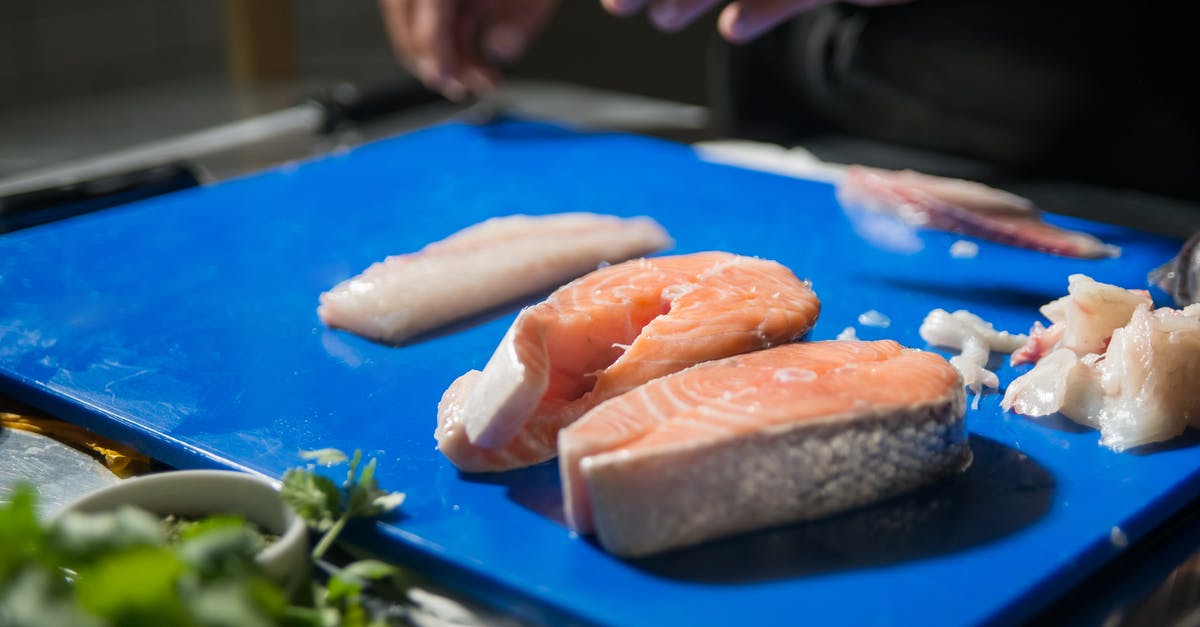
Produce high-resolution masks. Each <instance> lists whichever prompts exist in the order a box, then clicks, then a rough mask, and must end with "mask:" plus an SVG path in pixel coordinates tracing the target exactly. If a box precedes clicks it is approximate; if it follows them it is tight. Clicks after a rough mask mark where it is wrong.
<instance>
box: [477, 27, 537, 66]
mask: <svg viewBox="0 0 1200 627" xmlns="http://www.w3.org/2000/svg"><path fill="white" fill-rule="evenodd" d="M529 38H530V33H529V31H528V30H527V29H526V28H524V27H523V26H522V25H521V24H518V23H514V22H501V23H499V24H492V25H491V26H490V27H489V28H488V29H487V31H486V32H485V33H484V35H483V50H484V52H485V53H486V54H487V56H488V57H489V58H491V59H492V60H494V61H500V62H503V63H512V62H513V61H516V60H517V59H519V58H521V55H522V54H523V53H524V52H525V48H526V47H527V46H528V45H529Z"/></svg>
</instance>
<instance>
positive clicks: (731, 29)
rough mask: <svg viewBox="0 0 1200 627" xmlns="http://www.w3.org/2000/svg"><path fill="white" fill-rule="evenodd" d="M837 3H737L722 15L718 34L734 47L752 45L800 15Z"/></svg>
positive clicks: (790, 0) (769, 0)
mask: <svg viewBox="0 0 1200 627" xmlns="http://www.w3.org/2000/svg"><path fill="white" fill-rule="evenodd" d="M832 3H833V0H737V1H736V2H733V3H730V5H729V6H727V7H725V9H724V10H723V11H721V15H720V17H718V18H717V30H718V31H720V33H721V36H722V37H724V38H725V39H727V40H729V41H731V42H733V43H742V42H746V41H750V40H751V39H754V38H755V37H758V36H759V35H761V34H763V33H765V32H767V31H769V30H771V29H772V28H774V27H775V26H777V25H778V24H780V23H781V22H784V21H786V20H787V19H788V18H791V17H793V16H795V15H797V14H799V13H802V12H804V11H807V10H809V9H813V8H816V7H819V6H824V5H826V4H832Z"/></svg>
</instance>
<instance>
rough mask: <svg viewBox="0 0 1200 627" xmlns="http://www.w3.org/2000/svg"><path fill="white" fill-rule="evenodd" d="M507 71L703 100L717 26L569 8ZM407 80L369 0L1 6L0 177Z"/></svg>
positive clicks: (15, 2) (44, 1) (9, 0)
mask: <svg viewBox="0 0 1200 627" xmlns="http://www.w3.org/2000/svg"><path fill="white" fill-rule="evenodd" d="M553 19H554V22H553V23H552V24H551V26H550V27H549V28H547V29H546V31H545V33H544V36H543V37H542V38H541V39H540V40H538V42H537V43H536V44H535V47H534V48H532V49H531V50H530V51H529V54H528V55H527V56H526V58H525V59H524V60H523V61H522V62H521V63H520V65H519V66H517V67H515V68H512V71H511V73H510V74H509V76H510V77H511V78H514V79H517V80H520V79H537V80H569V81H571V82H573V83H575V84H579V85H587V86H594V87H600V88H607V89H617V90H621V91H624V92H629V93H635V94H643V95H649V96H655V97H659V98H664V99H669V100H672V101H678V102H686V103H701V102H703V101H705V99H706V89H707V87H706V79H705V63H704V55H706V54H707V49H708V47H709V44H710V43H711V41H712V38H713V37H714V29H713V26H712V20H713V18H711V17H710V18H709V19H707V20H703V21H702V23H699V24H695V25H693V26H692V27H690V28H689V29H687V30H686V31H684V32H682V33H679V34H676V35H673V36H669V37H664V36H663V35H662V34H661V33H657V32H656V31H653V30H652V29H651V27H650V26H649V25H648V24H647V22H646V20H644V19H640V18H639V19H629V20H622V19H617V18H614V17H612V16H610V15H608V14H607V13H605V12H604V11H603V10H602V9H601V8H600V5H599V3H598V2H563V3H562V5H561V6H560V8H559V11H558V12H557V13H556V15H555V17H554V18H553ZM398 74H401V70H400V69H399V67H398V65H397V63H396V62H395V60H394V58H393V56H392V53H391V50H390V48H389V46H388V43H387V39H386V36H385V34H384V31H383V25H382V21H381V19H380V16H379V12H378V7H377V6H376V4H375V3H374V2H370V1H356V2H329V1H323V0H224V1H208V2H196V1H189V0H4V1H3V2H0V114H2V115H0V178H4V177H6V176H12V175H14V174H16V173H19V172H22V171H28V170H31V169H35V168H38V167H44V166H46V165H47V164H52V163H55V162H61V161H63V160H65V159H69V158H75V157H79V156H83V155H88V154H96V153H99V152H103V151H105V150H108V149H111V148H116V147H120V146H122V145H130V144H136V143H139V142H144V141H147V140H150V139H155V138H160V137H164V136H169V135H173V134H177V133H181V132H186V131H191V130H195V129H200V128H204V127H206V126H211V125H213V124H218V123H222V122H227V121H230V120H235V119H239V118H243V117H246V116H252V115H256V114H261V113H264V112H268V111H272V110H277V109H279V108H281V107H286V106H290V105H293V104H296V103H297V102H298V101H300V100H301V99H303V98H304V97H305V96H306V95H308V94H310V93H312V92H313V91H314V90H318V89H321V88H324V87H328V86H330V85H333V84H336V83H339V82H342V81H352V82H357V83H363V84H372V83H378V82H381V81H385V80H392V79H394V78H395V77H396V76H397V75H398Z"/></svg>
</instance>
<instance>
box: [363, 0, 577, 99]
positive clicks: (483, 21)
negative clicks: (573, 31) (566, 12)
mask: <svg viewBox="0 0 1200 627" xmlns="http://www.w3.org/2000/svg"><path fill="white" fill-rule="evenodd" d="M556 2H557V0H379V6H380V10H381V12H382V13H383V20H384V26H385V27H386V29H387V33H388V37H389V39H390V40H391V42H392V49H393V50H394V51H395V53H396V56H397V58H398V59H399V60H400V61H401V63H403V64H404V65H405V66H406V67H408V69H409V70H410V71H411V72H412V73H413V74H414V75H415V76H416V77H417V78H419V79H420V80H421V82H423V83H425V85H426V86H427V87H429V88H430V89H433V90H435V91H439V92H441V93H442V94H444V95H445V96H446V97H447V98H450V99H451V100H462V99H463V98H466V97H467V96H468V95H469V94H475V95H483V94H485V93H487V92H489V91H491V90H493V89H495V87H496V85H498V84H499V82H500V79H501V74H500V66H501V65H502V64H505V63H511V62H513V61H516V60H517V59H518V58H520V56H521V55H522V53H524V52H525V49H526V48H527V47H528V46H529V44H530V43H531V42H532V41H533V38H534V37H535V36H537V34H538V33H540V32H541V30H542V28H543V27H545V25H546V22H547V21H548V20H549V19H550V15H551V14H552V13H553V11H554V7H555V4H556Z"/></svg>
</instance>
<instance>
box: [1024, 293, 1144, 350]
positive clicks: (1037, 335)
mask: <svg viewBox="0 0 1200 627" xmlns="http://www.w3.org/2000/svg"><path fill="white" fill-rule="evenodd" d="M1152 302H1153V301H1151V299H1150V294H1149V293H1148V292H1146V291H1145V290H1127V289H1124V288H1120V287H1117V286H1115V285H1109V284H1107V283H1099V282H1097V281H1095V280H1093V279H1092V278H1091V277H1089V276H1087V275H1085V274H1072V275H1071V276H1070V277H1067V295H1066V296H1063V297H1062V298H1059V299H1056V300H1053V301H1051V302H1049V303H1046V304H1045V305H1042V307H1041V308H1040V309H1039V310H1038V311H1040V312H1041V314H1042V315H1043V316H1045V317H1046V318H1047V319H1049V320H1050V322H1051V323H1052V324H1051V325H1050V326H1049V327H1043V326H1042V325H1041V323H1039V322H1035V323H1034V324H1033V330H1032V331H1031V332H1030V334H1029V341H1028V342H1027V343H1026V344H1025V346H1022V347H1020V348H1018V349H1017V350H1016V351H1014V352H1013V355H1012V364H1013V365H1014V366H1019V365H1021V364H1024V363H1032V362H1036V361H1037V360H1039V359H1041V358H1042V357H1043V356H1045V355H1047V354H1049V353H1050V352H1052V351H1053V350H1055V349H1058V348H1069V349H1071V351H1073V352H1074V353H1075V354H1077V355H1080V356H1083V355H1086V354H1088V353H1102V352H1104V347H1105V346H1107V345H1108V341H1109V338H1111V337H1112V334H1113V331H1115V330H1116V329H1118V328H1120V327H1123V326H1125V324H1126V323H1127V322H1129V318H1130V316H1132V315H1133V311H1134V310H1135V309H1137V307H1138V306H1139V305H1146V306H1150V305H1152Z"/></svg>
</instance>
